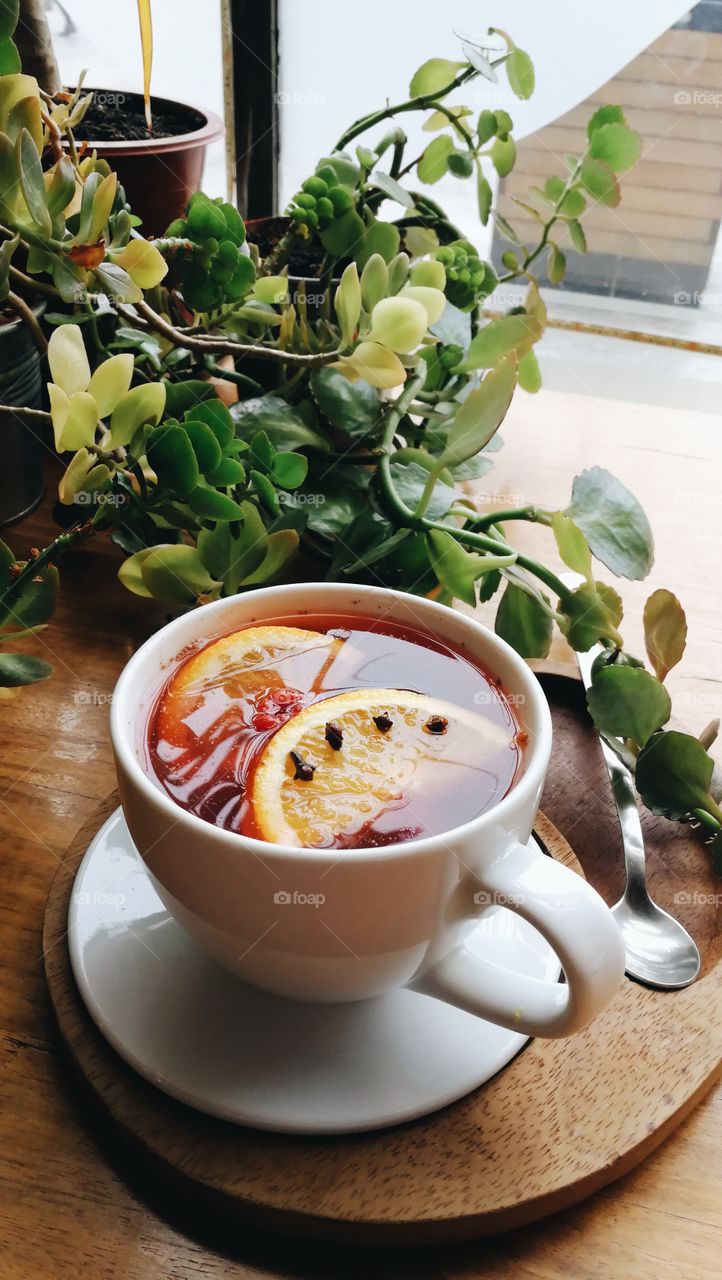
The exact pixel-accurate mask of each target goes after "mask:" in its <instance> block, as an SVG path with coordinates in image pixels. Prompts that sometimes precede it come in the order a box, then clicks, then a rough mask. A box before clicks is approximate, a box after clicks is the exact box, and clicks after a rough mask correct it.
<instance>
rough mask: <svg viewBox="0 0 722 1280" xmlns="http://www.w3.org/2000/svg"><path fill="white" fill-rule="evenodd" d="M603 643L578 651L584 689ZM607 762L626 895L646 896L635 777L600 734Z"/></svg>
mask: <svg viewBox="0 0 722 1280" xmlns="http://www.w3.org/2000/svg"><path fill="white" fill-rule="evenodd" d="M603 652H604V649H603V647H602V645H600V644H597V645H594V646H593V647H592V648H591V649H590V650H589V652H588V653H578V654H577V655H576V656H577V662H578V664H579V671H580V674H581V677H582V683H583V685H584V688H585V689H588V688H589V686H590V685H591V683H592V665H593V663H594V659H595V658H596V657H597V655H598V654H600V653H603ZM599 743H600V746H601V748H602V755H603V757H604V763H605V764H606V766H607V773H608V774H609V780H610V782H611V784H612V795H613V796H614V803H615V805H616V808H617V815H618V817H619V827H620V830H621V832H622V845H623V848H624V866H625V870H626V873H627V887H626V890H625V896H627V897H630V898H633V897H634V896H635V895H636V894H640V895H641V896H643V897H646V894H647V875H646V866H645V853H644V837H643V835H642V824H641V822H640V820H639V809H638V808H637V797H636V795H635V791H634V779H633V778H632V774H631V772H630V770H629V769H628V768H627V766H626V764H624V762H623V761H622V760H620V759H619V756H618V755H617V754H616V752H614V751H613V750H612V748H611V747H610V746H609V744H608V743H607V742H605V741H604V738H602V737H601V736H600V738H599Z"/></svg>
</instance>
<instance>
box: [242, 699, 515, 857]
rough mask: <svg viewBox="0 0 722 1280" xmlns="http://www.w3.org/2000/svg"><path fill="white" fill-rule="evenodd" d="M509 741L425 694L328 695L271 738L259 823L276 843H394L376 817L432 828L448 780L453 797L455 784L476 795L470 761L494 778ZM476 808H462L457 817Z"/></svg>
mask: <svg viewBox="0 0 722 1280" xmlns="http://www.w3.org/2000/svg"><path fill="white" fill-rule="evenodd" d="M505 745H509V746H510V747H511V743H510V742H509V736H508V734H507V733H506V732H505V731H504V729H503V728H502V727H501V725H498V724H494V723H493V722H492V721H490V720H488V719H485V718H484V717H482V716H480V715H476V714H475V713H474V712H472V711H467V710H465V709H464V708H463V707H458V706H455V705H453V704H452V703H450V702H442V701H440V700H438V699H436V698H431V697H427V696H426V695H425V694H419V693H412V692H406V691H404V690H399V689H355V690H352V691H350V692H348V693H342V694H339V695H338V696H336V697H332V698H325V699H323V700H322V701H321V702H315V703H313V705H312V706H309V707H306V708H304V709H303V710H302V711H299V713H298V714H297V715H295V716H294V717H293V719H291V720H288V721H287V722H286V724H284V725H283V727H282V728H280V729H279V730H278V732H277V733H275V734H274V735H273V737H272V738H270V739H269V741H268V744H267V746H266V747H265V749H264V751H263V752H262V754H261V756H260V757H259V761H258V764H257V767H256V771H255V775H254V778H253V784H252V795H251V799H252V804H253V813H254V819H255V824H256V827H257V829H258V831H259V833H260V835H261V837H262V839H264V840H268V841H271V842H272V843H274V844H284V845H292V846H295V847H305V848H326V847H329V846H331V845H333V844H335V843H337V842H338V841H339V839H340V840H341V841H342V842H343V841H344V840H347V841H348V843H349V845H352V844H353V843H354V840H353V837H354V836H358V835H359V833H361V835H362V837H363V833H364V832H367V833H368V832H370V833H371V834H370V838H369V840H368V843H371V844H373V843H388V839H386V838H376V839H375V838H374V833H373V826H374V824H375V823H378V822H379V820H380V819H382V818H384V817H386V818H388V815H390V814H391V815H392V818H393V821H392V823H391V827H390V829H391V830H392V831H393V828H394V826H395V828H396V830H397V831H398V833H399V834H398V836H397V837H394V838H398V839H409V838H411V837H413V835H414V834H417V833H420V832H422V831H423V830H425V829H426V828H427V825H428V822H427V819H428V815H429V812H430V806H433V804H434V796H436V797H438V798H440V797H441V794H442V790H443V795H444V804H445V805H447V804H448V803H449V799H450V793H452V795H453V791H454V790H455V789H456V788H458V789H459V793H460V795H461V793H462V792H463V793H464V794H465V795H467V796H468V794H469V786H468V778H469V775H468V772H467V771H468V770H469V769H476V770H479V771H481V773H484V774H485V775H486V777H487V778H488V769H489V763H490V760H491V759H492V758H493V756H494V753H495V752H498V750H499V748H500V747H502V748H503V747H504V746H505ZM462 780H463V786H462ZM502 794H503V792H502ZM474 816H475V813H473V812H469V813H464V812H459V816H458V822H459V823H463V822H465V821H468V820H469V819H470V818H471V817H474ZM386 830H387V832H388V830H389V824H388V822H387V823H386ZM359 843H360V844H365V843H367V841H366V840H364V839H363V838H361V839H360V840H359Z"/></svg>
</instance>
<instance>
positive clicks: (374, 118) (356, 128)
mask: <svg viewBox="0 0 722 1280" xmlns="http://www.w3.org/2000/svg"><path fill="white" fill-rule="evenodd" d="M478 74H479V73H478V71H477V70H476V69H475V68H474V67H471V66H468V67H465V68H464V70H463V71H460V72H459V74H458V75H457V76H455V77H454V79H453V80H451V81H449V83H448V84H447V85H445V87H444V88H443V89H437V90H436V92H435V93H424V94H419V95H418V97H416V98H409V99H408V101H406V102H399V103H397V104H396V105H395V106H393V107H392V106H389V107H383V108H382V110H381V111H372V112H371V114H370V115H367V116H361V117H360V118H359V119H358V120H355V121H354V123H353V124H352V125H351V126H350V128H348V129H347V130H346V132H345V133H343V134H342V135H341V137H340V138H339V140H338V142H337V143H336V146H335V147H334V150H335V151H343V149H344V147H347V146H348V144H349V142H353V140H354V138H358V136H359V134H361V133H366V130H367V129H372V128H373V126H374V125H375V124H381V122H382V120H390V119H391V118H392V116H400V115H403V113H404V112H407V111H425V110H426V109H427V108H428V107H430V106H432V105H433V104H434V102H435V100H436V99H437V98H445V97H446V95H447V93H451V92H452V91H453V90H454V89H458V88H459V86H460V85H462V84H464V83H465V82H466V81H467V80H471V79H473V77H474V76H477V75H478Z"/></svg>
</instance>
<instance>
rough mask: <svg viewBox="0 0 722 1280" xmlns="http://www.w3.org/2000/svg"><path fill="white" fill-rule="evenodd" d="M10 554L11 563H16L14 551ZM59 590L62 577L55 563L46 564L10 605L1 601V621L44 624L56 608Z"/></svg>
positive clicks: (24, 624)
mask: <svg viewBox="0 0 722 1280" xmlns="http://www.w3.org/2000/svg"><path fill="white" fill-rule="evenodd" d="M0 545H3V546H4V544H0ZM6 550H7V548H6ZM9 555H10V556H11V557H12V560H11V563H14V562H15V557H14V556H13V555H12V552H9ZM24 564H25V562H24V561H21V562H20V567H21V568H23V567H24ZM59 590H60V578H59V575H58V571H57V569H56V568H55V565H46V567H45V568H44V569H40V570H39V571H38V573H37V575H36V577H35V578H31V580H30V581H29V582H26V584H25V586H24V587H21V589H20V591H19V592H18V594H17V595H15V596H13V598H12V600H11V601H10V603H9V604H8V605H2V604H1V603H0V623H2V624H3V625H5V626H7V625H12V626H14V627H39V626H42V625H43V624H44V623H46V622H47V621H48V619H49V618H50V617H51V615H52V614H53V612H54V610H55V606H56V604H57V602H58V592H59Z"/></svg>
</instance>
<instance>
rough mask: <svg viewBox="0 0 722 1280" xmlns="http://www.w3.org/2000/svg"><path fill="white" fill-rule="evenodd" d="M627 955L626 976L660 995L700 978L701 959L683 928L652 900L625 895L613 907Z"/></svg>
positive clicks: (646, 897)
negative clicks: (652, 988)
mask: <svg viewBox="0 0 722 1280" xmlns="http://www.w3.org/2000/svg"><path fill="white" fill-rule="evenodd" d="M612 915H613V916H614V919H615V922H616V925H617V928H618V929H619V932H620V933H621V935H622V939H623V942H624V949H625V953H626V958H625V971H626V973H627V976H628V977H630V978H634V979H635V980H636V981H637V982H643V983H644V984H645V986H647V987H656V988H657V989H658V990H660V991H677V990H679V989H680V988H681V987H688V986H689V984H690V983H691V982H694V980H695V978H697V977H698V975H699V970H700V955H699V951H698V949H697V946H696V944H695V942H694V941H693V939H692V938H691V937H690V936H689V934H688V933H687V930H686V929H685V928H684V925H682V924H680V923H679V921H678V920H675V919H674V916H671V915H670V914H669V912H667V911H663V910H662V908H661V907H658V906H657V904H656V902H654V901H653V899H652V898H651V897H650V896H649V894H646V895H644V897H642V898H640V896H639V894H636V895H635V899H634V901H633V902H632V901H630V899H629V898H628V897H627V896H626V895H625V896H624V897H622V898H620V899H619V902H617V903H615V905H614V906H613V907H612Z"/></svg>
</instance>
